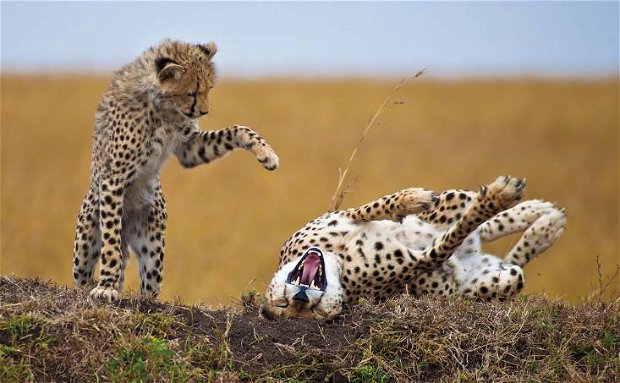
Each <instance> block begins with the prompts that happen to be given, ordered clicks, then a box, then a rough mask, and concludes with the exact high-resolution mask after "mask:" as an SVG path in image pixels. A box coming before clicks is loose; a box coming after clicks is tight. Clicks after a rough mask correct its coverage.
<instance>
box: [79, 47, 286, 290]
mask: <svg viewBox="0 0 620 383" xmlns="http://www.w3.org/2000/svg"><path fill="white" fill-rule="evenodd" d="M215 52H216V46H215V44H214V43H209V44H186V43H183V42H178V41H170V40H166V41H164V42H163V43H161V44H160V45H158V46H156V47H153V48H150V49H148V50H147V51H146V52H144V53H143V54H142V56H140V57H138V58H137V59H136V60H135V61H133V62H132V63H130V64H128V65H126V66H125V67H123V68H121V69H120V70H119V71H117V72H116V75H115V77H114V80H113V81H112V83H111V84H110V85H109V87H108V90H107V91H106V93H105V94H104V95H103V98H102V99H101V101H100V103H99V106H98V107H97V113H96V116H95V128H94V134H93V141H94V142H93V152H92V167H91V185H90V190H89V191H88V194H87V195H86V198H84V202H83V203H82V207H81V209H80V212H79V214H78V219H77V230H76V235H75V245H74V257H73V279H74V282H75V284H76V285H78V286H84V285H86V286H94V280H93V269H94V267H95V264H96V263H97V262H98V260H101V267H100V271H101V278H100V279H99V281H98V283H97V285H96V286H94V288H93V289H92V291H91V296H93V297H96V298H104V299H107V300H113V299H117V298H118V296H119V292H120V291H121V290H122V288H123V280H124V268H125V265H126V262H127V259H128V256H129V247H131V248H132V249H133V251H134V253H135V254H136V255H137V257H138V263H139V272H140V279H141V292H142V294H146V295H150V296H156V295H157V293H158V292H159V289H160V285H161V282H162V266H163V259H164V231H165V229H166V218H167V215H166V204H165V201H164V195H163V193H162V190H161V187H160V184H159V169H160V167H161V165H162V164H163V162H164V161H165V160H166V158H167V157H168V156H170V155H171V154H174V155H175V156H176V157H177V158H178V159H179V162H180V163H181V165H182V166H183V167H186V168H191V167H194V166H197V165H200V164H206V163H209V162H211V161H214V160H216V159H217V158H220V157H222V156H223V155H225V154H226V153H228V152H230V151H232V150H235V149H245V150H248V151H250V152H252V154H254V155H255V156H256V158H257V159H258V161H259V162H260V163H261V164H262V166H263V167H264V168H266V169H268V170H273V169H276V168H277V167H278V157H277V155H276V154H275V153H274V151H273V150H272V149H271V147H270V146H269V145H268V144H267V142H266V141H265V140H264V139H263V138H262V137H261V136H260V135H259V134H258V133H256V132H254V131H253V130H251V129H249V128H246V127H243V126H233V127H230V128H226V129H222V130H217V131H201V130H200V129H199V127H198V123H197V122H196V119H197V118H199V117H201V116H204V115H205V114H207V113H208V111H209V102H208V95H209V90H210V89H211V88H212V87H213V85H214V82H215V72H214V67H213V64H212V62H211V59H212V58H213V55H214V54H215Z"/></svg>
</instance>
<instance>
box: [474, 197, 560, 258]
mask: <svg viewBox="0 0 620 383" xmlns="http://www.w3.org/2000/svg"><path fill="white" fill-rule="evenodd" d="M565 225H566V214H565V212H564V209H561V210H560V209H558V208H557V207H555V206H554V205H553V204H552V203H550V202H545V201H541V200H530V201H525V202H522V203H520V204H518V205H517V206H515V207H513V208H511V209H508V210H506V211H504V212H502V213H500V214H498V215H496V216H495V217H494V218H492V219H490V220H489V221H487V222H485V223H484V224H483V225H482V226H481V227H480V239H481V240H482V241H484V242H490V241H494V240H496V239H498V238H501V237H503V236H505V235H509V234H513V233H517V232H520V231H525V233H524V234H523V236H522V237H521V239H520V240H519V242H517V244H516V245H515V246H514V247H513V249H512V250H511V251H510V252H509V253H508V255H507V256H506V257H505V259H504V261H505V262H507V263H511V264H513V265H517V266H520V267H524V266H525V265H526V264H527V263H528V262H529V261H530V260H532V259H534V258H535V257H536V256H538V255H539V254H541V253H542V252H544V251H545V250H547V249H548V248H549V246H551V245H552V244H553V243H554V242H555V241H556V240H557V239H558V238H559V237H560V235H561V234H562V232H563V231H564V227H565Z"/></svg>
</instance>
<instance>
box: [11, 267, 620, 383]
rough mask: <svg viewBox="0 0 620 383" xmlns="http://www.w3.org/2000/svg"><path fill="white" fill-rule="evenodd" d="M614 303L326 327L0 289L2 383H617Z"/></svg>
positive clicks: (371, 312) (401, 316) (432, 307)
mask: <svg viewBox="0 0 620 383" xmlns="http://www.w3.org/2000/svg"><path fill="white" fill-rule="evenodd" d="M619 321H620V315H619V304H618V303H617V302H615V303H602V302H598V303H587V304H585V303H584V304H581V305H568V304H565V303H562V302H558V301H551V300H548V299H545V298H540V297H521V298H519V299H517V300H514V301H512V302H509V303H481V302H480V303H479V302H472V301H469V300H464V299H443V300H437V299H414V298H412V297H410V296H402V297H399V298H397V299H393V300H390V301H389V302H386V303H383V304H381V305H371V304H368V303H364V302H362V303H360V304H359V305H358V306H356V307H354V308H352V309H350V310H348V311H347V312H346V313H345V314H344V315H343V316H341V317H340V318H338V319H337V320H335V321H332V322H329V323H325V322H319V321H313V320H284V319H279V320H274V321H268V320H265V319H261V318H259V317H258V307H257V306H256V304H255V299H245V300H243V301H240V304H239V305H238V306H237V307H226V308H220V309H212V308H208V307H203V306H191V307H190V306H184V305H181V304H177V303H170V302H152V301H147V300H142V299H139V298H137V297H133V296H132V297H128V298H126V299H124V300H122V301H121V302H120V303H118V304H112V305H102V306H94V305H92V304H90V303H89V302H88V300H87V294H86V293H85V292H83V291H79V290H75V289H71V288H66V287H58V286H55V285H53V284H51V283H46V282H42V281H39V280H30V279H17V278H12V277H1V276H0V381H2V382H13V381H15V382H25V381H37V382H45V381H76V382H82V381H84V382H90V381H94V380H97V379H98V380H102V381H122V382H127V381H281V380H287V381H338V382H339V381H354V382H391V381H403V382H408V381H428V380H439V379H441V380H445V381H454V380H460V381H463V380H464V381H469V380H479V379H482V380H485V381H487V380H488V381H506V382H508V381H526V380H530V379H533V380H536V381H541V380H543V381H568V380H570V381H573V380H586V381H592V380H600V381H618V380H619V379H620V367H619V366H620V357H619V351H620V347H619V341H620V323H619Z"/></svg>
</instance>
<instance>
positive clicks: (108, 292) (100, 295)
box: [90, 286, 120, 302]
mask: <svg viewBox="0 0 620 383" xmlns="http://www.w3.org/2000/svg"><path fill="white" fill-rule="evenodd" d="M90 297H91V298H93V299H96V300H103V301H107V302H114V301H118V300H119V298H120V294H119V293H118V291H117V290H116V289H113V288H111V287H103V286H97V287H95V288H94V289H92V290H91V291H90Z"/></svg>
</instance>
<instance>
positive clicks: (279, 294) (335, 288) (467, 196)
mask: <svg viewBox="0 0 620 383" xmlns="http://www.w3.org/2000/svg"><path fill="white" fill-rule="evenodd" d="M524 189H525V180H520V179H516V178H512V177H499V178H497V179H496V180H495V181H494V182H492V183H490V184H489V185H487V186H483V187H482V188H481V189H480V191H479V192H478V193H475V192H471V191H468V190H447V191H445V192H442V193H439V194H435V193H433V192H431V191H429V190H425V189H419V188H411V189H405V190H401V191H400V192H397V193H394V194H390V195H387V196H385V197H382V198H379V199H377V200H375V201H372V202H369V203H367V204H365V205H363V206H360V207H357V208H352V209H348V210H342V211H336V212H331V213H327V214H325V215H323V216H321V217H319V218H317V219H315V220H313V221H311V222H309V223H308V224H306V226H304V227H303V228H302V229H300V230H298V231H297V232H296V233H294V234H293V236H292V237H290V238H289V239H288V240H287V241H286V242H285V243H284V246H283V247H282V250H281V251H280V267H279V268H278V270H277V271H276V273H275V274H274V276H273V278H272V280H271V283H270V284H269V287H268V288H267V291H266V292H265V304H264V305H263V307H262V309H261V313H262V314H263V316H265V317H268V318H271V317H276V316H284V317H305V318H319V319H331V318H333V317H335V316H337V315H338V314H339V313H340V312H342V310H343V308H344V307H345V306H346V305H348V304H354V303H355V302H357V301H358V300H359V299H360V298H366V299H369V300H371V301H381V300H385V299H387V298H389V297H391V296H394V295H396V294H400V293H404V292H409V293H411V294H413V295H415V296H420V295H424V294H430V295H433V296H452V295H461V296H466V297H471V298H475V299H483V300H486V299H499V300H503V299H507V298H510V297H512V296H514V295H515V294H517V293H518V292H519V291H521V289H522V288H523V286H524V283H525V280H524V278H523V270H522V267H524V266H525V265H526V264H527V263H528V262H529V261H530V260H532V259H533V258H535V257H536V256H538V255H539V254H541V253H542V252H543V251H545V250H546V249H547V248H549V246H551V245H552V244H553V243H554V242H555V241H556V240H557V239H558V238H559V236H560V235H561V234H562V232H563V231H564V226H565V224H566V216H565V214H564V210H563V209H562V210H560V209H558V208H556V207H555V206H554V205H553V204H551V203H549V202H544V201H540V200H530V201H525V202H521V203H518V204H517V202H518V201H520V200H521V196H522V193H523V190H524ZM515 204H516V205H515ZM513 205H515V206H513ZM520 231H523V232H524V234H523V236H522V238H521V240H519V242H517V244H516V245H515V247H514V248H513V249H512V250H511V251H510V252H509V253H508V255H506V256H505V257H504V259H503V260H502V259H500V258H498V257H496V256H494V255H491V254H485V253H484V252H483V250H482V247H481V243H482V242H489V241H493V240H495V239H497V238H500V237H503V236H505V235H509V234H512V233H516V232H520Z"/></svg>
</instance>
